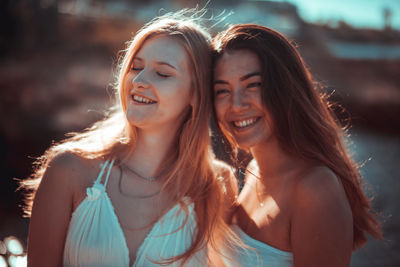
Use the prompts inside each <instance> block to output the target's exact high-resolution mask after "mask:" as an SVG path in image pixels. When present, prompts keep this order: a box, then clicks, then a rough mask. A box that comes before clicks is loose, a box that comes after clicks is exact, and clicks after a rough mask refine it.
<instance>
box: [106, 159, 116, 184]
mask: <svg viewBox="0 0 400 267" xmlns="http://www.w3.org/2000/svg"><path fill="white" fill-rule="evenodd" d="M107 162H108V161H107ZM113 165H114V159H112V160H111V162H110V165H108V170H107V175H106V180H105V182H104V186H107V183H108V178H110V173H111V169H112V167H113Z"/></svg>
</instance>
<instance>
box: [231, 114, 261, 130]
mask: <svg viewBox="0 0 400 267" xmlns="http://www.w3.org/2000/svg"><path fill="white" fill-rule="evenodd" d="M259 119H260V117H253V118H249V119H245V120H238V121H232V125H233V126H234V127H235V128H236V129H244V128H247V127H250V126H253V125H254V124H255V123H256V122H257V121H258V120H259Z"/></svg>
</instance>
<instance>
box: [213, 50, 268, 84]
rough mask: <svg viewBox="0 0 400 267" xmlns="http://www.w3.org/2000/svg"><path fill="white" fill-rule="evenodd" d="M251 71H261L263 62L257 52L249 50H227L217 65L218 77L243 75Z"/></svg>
mask: <svg viewBox="0 0 400 267" xmlns="http://www.w3.org/2000/svg"><path fill="white" fill-rule="evenodd" d="M251 72H261V63H260V60H259V58H258V56H257V54H256V53H254V52H252V51H250V50H247V49H240V50H233V51H226V52H224V53H223V54H222V56H221V57H220V58H219V59H218V61H217V62H216V65H215V76H216V77H218V78H223V77H227V78H229V77H231V76H243V75H246V74H248V73H251Z"/></svg>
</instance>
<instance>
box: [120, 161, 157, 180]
mask: <svg viewBox="0 0 400 267" xmlns="http://www.w3.org/2000/svg"><path fill="white" fill-rule="evenodd" d="M120 165H121V166H122V167H124V168H125V169H127V170H128V171H130V172H131V173H133V174H134V175H136V176H137V177H139V178H140V179H142V180H145V181H147V182H154V181H156V180H157V179H158V178H160V175H157V176H154V177H145V176H142V175H140V174H139V173H137V172H136V171H135V170H133V169H131V168H130V167H129V166H128V165H126V164H124V163H121V164H120Z"/></svg>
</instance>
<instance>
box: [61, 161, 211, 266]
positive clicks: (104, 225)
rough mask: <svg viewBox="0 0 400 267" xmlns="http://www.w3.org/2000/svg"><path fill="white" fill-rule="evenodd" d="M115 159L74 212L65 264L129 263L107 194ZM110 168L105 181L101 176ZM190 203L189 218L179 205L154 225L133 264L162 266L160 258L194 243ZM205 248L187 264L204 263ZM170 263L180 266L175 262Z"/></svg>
mask: <svg viewBox="0 0 400 267" xmlns="http://www.w3.org/2000/svg"><path fill="white" fill-rule="evenodd" d="M113 163H114V160H112V161H111V162H108V161H106V162H105V163H104V164H103V167H102V168H101V171H100V173H99V175H98V177H97V179H96V181H95V182H94V184H93V186H92V187H89V188H87V190H86V192H87V196H86V198H85V199H84V200H83V201H82V202H81V203H80V204H79V206H78V207H77V208H76V209H75V211H74V212H73V214H72V217H71V221H70V224H69V228H68V233H67V238H66V241H65V247H64V258H63V265H64V266H85V267H89V266H98V267H100V266H123V267H128V266H129V249H128V246H127V243H126V240H125V236H124V232H123V231H122V228H121V226H120V223H119V221H118V217H117V215H116V213H115V211H114V207H113V204H112V202H111V200H110V198H109V196H108V195H107V191H106V186H107V182H108V179H109V177H110V172H111V169H112V166H113ZM107 166H108V169H107ZM106 169H107V174H106V178H105V182H104V184H102V183H101V179H102V176H103V174H104V172H105V171H106ZM185 203H188V204H189V205H188V218H187V221H186V222H185V224H184V225H183V227H182V224H183V222H184V221H185V219H186V213H185V211H183V209H182V207H181V205H180V204H176V205H175V206H174V207H172V208H171V209H170V210H169V211H168V212H167V213H165V214H164V215H163V216H162V217H161V218H160V219H159V220H158V221H157V222H156V223H155V224H154V226H153V228H152V229H151V230H150V232H149V234H148V235H147V237H146V238H145V240H144V241H143V243H142V244H141V246H140V247H139V249H138V250H137V253H136V259H135V262H134V263H133V266H134V267H136V266H149V267H151V266H160V265H158V264H157V263H155V262H154V261H160V260H163V259H166V258H170V257H173V256H178V255H180V254H182V253H184V252H185V251H186V250H187V249H188V248H189V247H190V245H191V242H192V238H193V236H194V234H195V231H196V220H195V212H194V209H193V208H194V204H193V203H190V199H189V198H186V199H185ZM206 255H207V254H206V248H204V249H203V250H200V251H199V252H197V253H196V254H195V255H194V256H193V257H191V258H190V259H189V261H187V264H186V265H187V266H205V265H207V264H206ZM170 266H180V262H179V261H177V262H174V263H173V264H172V265H170Z"/></svg>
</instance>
